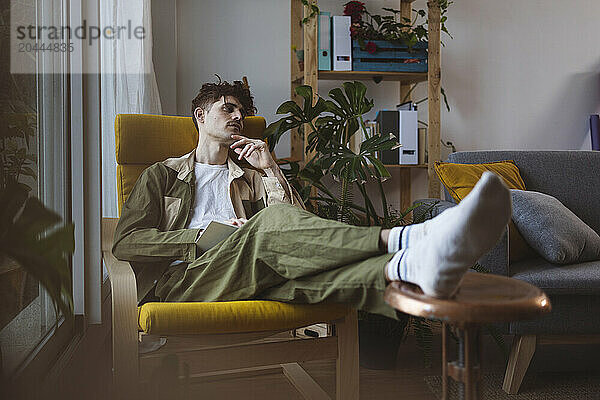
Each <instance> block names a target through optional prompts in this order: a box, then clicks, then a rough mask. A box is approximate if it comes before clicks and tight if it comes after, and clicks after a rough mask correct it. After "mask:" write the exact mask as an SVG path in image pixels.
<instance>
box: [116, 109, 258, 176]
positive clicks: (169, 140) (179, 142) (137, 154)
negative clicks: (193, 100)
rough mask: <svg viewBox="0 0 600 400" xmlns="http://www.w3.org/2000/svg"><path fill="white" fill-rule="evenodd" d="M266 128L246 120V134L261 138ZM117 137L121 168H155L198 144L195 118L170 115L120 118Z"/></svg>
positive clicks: (250, 118)
mask: <svg viewBox="0 0 600 400" xmlns="http://www.w3.org/2000/svg"><path fill="white" fill-rule="evenodd" d="M265 124H266V123H265V119H264V118H263V117H257V116H249V117H246V118H245V119H244V131H243V132H242V134H243V135H245V136H248V137H251V138H260V137H261V136H262V133H263V131H264V130H265ZM125 132H126V133H125ZM115 137H116V155H117V164H121V165H123V164H147V165H151V164H154V163H155V162H158V161H162V160H165V159H167V158H169V157H179V156H182V155H184V154H185V153H189V152H190V151H192V149H194V147H196V144H197V143H198V132H197V131H196V128H195V127H194V123H193V122H192V118H191V117H173V116H169V115H147V114H119V115H117V118H116V119H115ZM142 148H143V151H142V150H141V149H142Z"/></svg>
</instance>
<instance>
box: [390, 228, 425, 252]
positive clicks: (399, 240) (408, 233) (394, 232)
mask: <svg viewBox="0 0 600 400" xmlns="http://www.w3.org/2000/svg"><path fill="white" fill-rule="evenodd" d="M423 236H425V223H420V224H414V225H407V226H396V227H394V228H392V229H390V235H389V236H388V253H395V252H397V251H398V250H400V249H406V248H407V247H408V246H409V244H408V243H409V242H410V241H412V242H413V243H417V242H418V241H419V240H421V239H422V238H423Z"/></svg>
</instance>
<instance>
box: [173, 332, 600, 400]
mask: <svg viewBox="0 0 600 400" xmlns="http://www.w3.org/2000/svg"><path fill="white" fill-rule="evenodd" d="M506 340H507V344H508V345H510V338H509V337H506ZM439 343H440V338H439V337H438V336H436V337H434V349H433V365H432V367H430V368H424V367H423V357H422V354H421V352H420V350H419V348H418V347H417V346H416V345H415V342H414V339H413V338H409V339H408V340H407V342H405V343H403V344H402V345H401V348H400V351H399V353H398V365H397V368H396V369H395V370H390V371H376V370H368V369H364V368H361V371H360V398H361V400H367V399H378V400H386V399H394V400H397V399H418V400H435V397H434V396H433V394H432V393H431V392H430V390H429V388H428V387H427V384H426V383H425V381H424V379H423V378H425V377H426V376H430V375H439V374H440V348H439ZM599 352H600V347H599V346H597V345H596V346H592V347H591V348H585V346H576V347H565V346H544V347H542V348H541V350H540V349H538V352H537V353H536V355H535V356H534V360H533V362H532V365H531V367H530V371H533V373H536V372H539V371H554V372H556V371H561V370H564V371H573V370H577V369H581V370H588V369H590V368H595V369H597V368H598V366H597V357H596V356H594V355H593V354H599ZM484 360H485V361H484V366H483V369H484V371H483V372H484V373H488V372H492V371H494V372H499V373H503V371H504V368H505V366H506V364H505V359H504V356H503V354H502V352H501V351H500V349H499V348H498V346H497V345H496V344H495V343H494V342H493V340H492V338H491V337H489V336H485V337H484ZM303 366H304V368H305V369H306V370H307V371H308V372H309V373H310V374H311V375H312V376H313V377H314V378H315V380H316V381H317V382H318V383H319V384H320V385H321V386H322V387H323V389H324V390H325V391H326V392H327V393H328V394H329V395H330V396H332V398H335V396H334V395H335V363H334V361H333V360H331V361H318V362H308V363H305V364H303ZM525 379H527V376H526V377H525ZM186 392H187V393H186V395H187V396H185V395H184V397H185V398H189V399H217V400H227V399H245V400H246V399H256V400H270V399H290V400H295V399H302V398H301V397H300V395H299V394H298V392H296V391H295V389H294V388H293V387H292V386H291V385H290V384H289V383H288V381H287V380H286V379H285V377H284V376H283V375H282V374H279V373H265V374H260V375H249V376H244V377H238V378H236V379H234V380H232V379H227V380H225V379H222V378H210V379H207V378H202V380H201V381H192V382H190V384H189V385H188V388H187V390H186Z"/></svg>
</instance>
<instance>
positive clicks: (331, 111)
mask: <svg viewBox="0 0 600 400" xmlns="http://www.w3.org/2000/svg"><path fill="white" fill-rule="evenodd" d="M296 93H297V94H298V95H299V96H300V97H301V98H303V100H304V101H303V104H302V105H298V104H296V103H295V102H294V101H291V100H290V101H286V102H284V103H283V104H281V105H280V106H279V108H278V109H277V114H285V115H286V116H284V117H283V118H281V119H280V120H278V121H276V122H274V123H272V124H270V125H269V127H267V129H266V131H265V134H264V136H265V138H266V139H267V141H268V143H269V146H270V150H271V151H272V150H273V149H274V148H275V145H276V144H277V142H278V141H279V139H280V138H281V136H282V135H283V134H284V133H285V132H287V131H289V130H291V129H294V128H300V130H301V131H302V132H301V133H302V134H304V135H306V138H307V143H308V145H307V149H306V153H307V155H310V157H309V158H308V159H307V161H306V163H305V164H304V165H302V166H301V165H300V164H299V163H297V162H290V161H285V162H283V163H282V164H281V165H282V167H283V168H282V169H283V171H284V173H285V174H286V177H287V178H288V180H289V181H290V183H291V184H292V185H293V186H294V187H295V188H296V190H298V192H299V193H300V195H301V196H302V199H303V200H304V202H305V204H306V206H307V208H308V209H309V210H310V211H312V212H314V213H316V214H317V215H319V216H321V217H323V218H329V219H334V220H337V221H340V222H344V223H349V224H353V225H362V226H382V227H383V228H391V227H393V226H398V225H402V224H406V223H407V221H406V218H407V215H408V214H409V213H410V211H411V210H412V208H410V209H408V210H404V211H403V212H399V211H396V210H393V209H391V208H390V207H389V206H388V202H387V199H386V193H385V191H384V189H383V181H385V180H386V179H387V178H389V177H390V173H389V172H388V170H387V169H386V167H385V166H384V165H383V164H382V163H381V161H380V160H379V159H378V158H377V157H375V153H376V152H380V151H385V150H391V149H394V148H397V147H398V146H399V144H398V143H397V142H396V140H395V137H394V136H392V135H390V134H385V133H380V134H375V133H370V132H369V131H368V130H367V129H366V127H365V122H364V118H363V116H364V114H365V113H367V112H369V111H370V110H371V109H372V108H373V101H372V100H369V99H367V98H366V87H365V85H364V84H362V83H360V82H345V83H344V84H343V85H342V87H341V88H339V87H338V88H334V89H332V90H331V91H330V92H329V99H324V98H322V97H321V96H318V95H317V96H316V101H313V91H312V88H311V87H310V86H299V87H298V88H296ZM361 131H362V132H365V136H364V140H362V141H361V143H360V146H359V148H358V151H356V152H355V151H353V148H354V149H355V148H356V147H353V146H352V145H351V142H352V138H353V136H354V135H358V134H359V132H361ZM328 177H332V178H333V182H334V185H339V188H338V189H339V190H338V191H337V192H338V194H335V193H334V190H333V188H332V187H331V184H327V183H326V182H327V179H326V178H328ZM369 180H371V181H374V184H375V187H376V191H377V192H378V194H379V200H380V201H381V210H382V212H380V213H379V212H378V211H377V210H376V208H375V206H374V201H373V199H372V197H373V193H370V192H369V190H368V189H367V185H366V184H367V182H368V181H369ZM407 322H408V317H404V316H403V317H401V318H399V320H392V319H389V318H385V317H380V316H376V315H372V314H368V313H361V314H360V321H359V326H360V343H361V357H360V359H361V363H362V364H363V366H366V367H370V368H393V367H394V365H395V361H396V354H397V352H396V351H394V350H393V349H394V348H396V349H397V348H398V346H399V344H400V342H401V340H402V339H403V338H404V337H405V332H406V327H407Z"/></svg>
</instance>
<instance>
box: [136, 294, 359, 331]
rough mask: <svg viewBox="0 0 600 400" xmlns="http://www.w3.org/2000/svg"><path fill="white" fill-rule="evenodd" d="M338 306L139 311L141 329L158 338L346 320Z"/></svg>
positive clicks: (245, 304) (217, 305)
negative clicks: (158, 336)
mask: <svg viewBox="0 0 600 400" xmlns="http://www.w3.org/2000/svg"><path fill="white" fill-rule="evenodd" d="M349 311H350V308H348V307H347V306H344V305H338V304H327V305H326V304H313V305H309V304H288V303H280V302H276V301H262V300H248V301H226V302H214V303H200V302H195V303H146V304H144V305H143V306H141V307H138V323H139V329H140V330H141V331H143V332H146V333H148V334H156V335H169V334H170V335H193V334H212V333H241V332H261V331H272V330H289V329H294V328H300V327H302V326H307V325H312V324H315V323H319V322H329V321H333V320H336V319H341V318H343V317H344V316H345V315H346V314H348V312H349Z"/></svg>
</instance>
